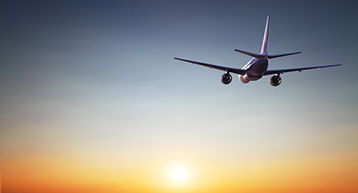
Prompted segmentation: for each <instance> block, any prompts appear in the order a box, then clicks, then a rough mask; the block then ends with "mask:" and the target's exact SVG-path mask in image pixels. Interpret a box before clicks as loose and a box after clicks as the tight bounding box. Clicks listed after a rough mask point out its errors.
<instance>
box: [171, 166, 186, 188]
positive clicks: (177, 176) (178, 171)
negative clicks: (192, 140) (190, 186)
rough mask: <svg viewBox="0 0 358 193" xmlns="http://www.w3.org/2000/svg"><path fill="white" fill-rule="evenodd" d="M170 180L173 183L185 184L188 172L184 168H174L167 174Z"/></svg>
mask: <svg viewBox="0 0 358 193" xmlns="http://www.w3.org/2000/svg"><path fill="white" fill-rule="evenodd" d="M169 177H170V179H171V180H172V181H173V182H175V183H180V184H182V183H185V182H186V181H187V180H188V178H189V171H188V169H187V168H186V167H184V166H175V167H173V168H171V170H170V173H169Z"/></svg>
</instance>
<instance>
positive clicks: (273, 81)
mask: <svg viewBox="0 0 358 193" xmlns="http://www.w3.org/2000/svg"><path fill="white" fill-rule="evenodd" d="M281 82H282V79H281V77H280V75H274V76H272V77H271V79H270V84H271V85H272V86H278V85H280V84H281Z"/></svg>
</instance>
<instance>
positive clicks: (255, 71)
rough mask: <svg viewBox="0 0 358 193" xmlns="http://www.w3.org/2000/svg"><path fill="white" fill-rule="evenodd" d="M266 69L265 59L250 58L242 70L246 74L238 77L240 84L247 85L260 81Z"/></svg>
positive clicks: (266, 61) (266, 62)
mask: <svg viewBox="0 0 358 193" xmlns="http://www.w3.org/2000/svg"><path fill="white" fill-rule="evenodd" d="M267 68H268V60H267V57H263V58H252V59H251V60H250V61H249V62H248V63H247V64H246V65H245V66H244V67H243V69H245V70H247V72H246V74H244V75H239V78H240V80H241V82H243V83H248V82H250V81H255V80H258V79H260V78H261V77H262V76H263V75H264V73H265V72H266V70H267Z"/></svg>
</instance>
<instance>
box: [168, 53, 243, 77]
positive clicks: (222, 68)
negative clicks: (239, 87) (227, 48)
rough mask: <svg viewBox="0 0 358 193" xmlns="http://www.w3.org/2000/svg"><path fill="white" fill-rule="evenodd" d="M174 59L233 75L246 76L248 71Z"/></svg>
mask: <svg viewBox="0 0 358 193" xmlns="http://www.w3.org/2000/svg"><path fill="white" fill-rule="evenodd" d="M174 59H176V60H180V61H183V62H189V63H192V64H197V65H201V66H205V67H208V68H214V69H217V70H222V71H225V72H231V73H234V74H245V73H246V70H243V69H240V68H231V67H225V66H219V65H215V64H207V63H203V62H196V61H192V60H187V59H182V58H176V57H175V58H174Z"/></svg>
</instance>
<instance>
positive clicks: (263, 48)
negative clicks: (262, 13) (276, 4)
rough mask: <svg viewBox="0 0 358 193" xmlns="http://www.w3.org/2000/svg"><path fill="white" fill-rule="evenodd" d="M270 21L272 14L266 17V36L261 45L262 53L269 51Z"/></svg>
mask: <svg viewBox="0 0 358 193" xmlns="http://www.w3.org/2000/svg"><path fill="white" fill-rule="evenodd" d="M269 23H270V16H267V19H266V26H265V33H264V38H263V39H262V46H261V52H260V54H262V53H267V42H268V33H269Z"/></svg>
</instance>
